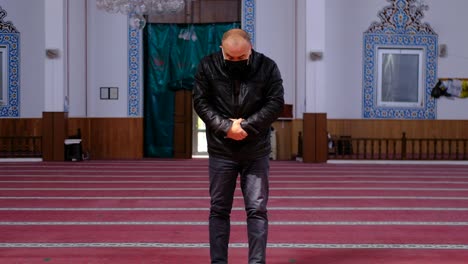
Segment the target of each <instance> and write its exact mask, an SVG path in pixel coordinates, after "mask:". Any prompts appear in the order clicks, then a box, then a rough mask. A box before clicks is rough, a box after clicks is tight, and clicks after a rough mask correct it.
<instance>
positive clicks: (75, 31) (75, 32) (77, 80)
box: [67, 0, 87, 117]
mask: <svg viewBox="0 0 468 264" xmlns="http://www.w3.org/2000/svg"><path fill="white" fill-rule="evenodd" d="M68 7H69V10H70V11H69V12H68V30H69V32H68V34H67V38H68V56H69V57H68V61H69V65H68V91H67V94H68V98H69V113H68V116H69V117H85V116H87V107H86V106H87V102H86V95H87V82H86V77H87V75H86V73H87V71H86V52H87V48H86V44H87V38H86V19H87V17H86V13H87V12H86V1H82V0H81V1H77V0H69V3H68Z"/></svg>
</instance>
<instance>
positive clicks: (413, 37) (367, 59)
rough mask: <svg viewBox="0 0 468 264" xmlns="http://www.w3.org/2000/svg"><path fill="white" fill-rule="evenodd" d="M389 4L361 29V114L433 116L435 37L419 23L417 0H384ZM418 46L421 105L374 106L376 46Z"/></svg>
mask: <svg viewBox="0 0 468 264" xmlns="http://www.w3.org/2000/svg"><path fill="white" fill-rule="evenodd" d="M387 1H388V2H390V3H392V5H390V6H387V7H385V8H384V9H383V10H382V11H381V12H380V13H379V18H380V19H381V22H380V23H377V22H374V23H372V24H371V26H370V27H369V29H368V30H367V31H366V32H364V46H363V50H364V55H363V57H364V61H363V64H364V68H363V109H362V111H363V117H364V118H383V119H386V118H387V119H435V118H436V115H437V105H436V101H435V100H434V99H433V98H431V96H430V94H431V89H432V86H434V85H435V83H436V76H437V46H438V43H437V42H438V36H437V34H436V33H435V32H434V30H433V29H432V28H431V26H430V25H429V24H427V23H422V22H421V18H423V17H424V15H423V10H422V9H419V8H417V6H416V0H387ZM387 47H389V48H390V47H391V48H419V49H423V50H424V56H425V59H424V61H425V63H426V64H425V72H424V76H425V81H424V91H425V95H424V100H423V101H424V104H423V106H422V107H381V106H378V105H377V74H376V72H377V50H378V49H379V48H387Z"/></svg>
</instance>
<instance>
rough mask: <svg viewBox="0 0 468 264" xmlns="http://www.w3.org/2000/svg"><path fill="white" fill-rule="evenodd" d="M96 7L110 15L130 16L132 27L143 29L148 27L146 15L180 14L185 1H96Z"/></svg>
mask: <svg viewBox="0 0 468 264" xmlns="http://www.w3.org/2000/svg"><path fill="white" fill-rule="evenodd" d="M96 6H97V8H98V9H100V10H104V11H106V12H109V13H122V14H124V15H128V16H129V24H130V26H131V27H132V28H136V29H142V28H143V27H145V25H146V19H145V17H144V16H145V15H158V14H171V13H177V12H180V11H182V10H183V9H184V7H185V0H96Z"/></svg>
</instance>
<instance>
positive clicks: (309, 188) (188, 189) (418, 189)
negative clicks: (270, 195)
mask: <svg viewBox="0 0 468 264" xmlns="http://www.w3.org/2000/svg"><path fill="white" fill-rule="evenodd" d="M237 190H240V188H237ZM270 190H282V191H286V190H303V191H306V190H358V191H365V190H374V191H377V190H380V191H445V192H452V191H468V188H404V187H394V188H392V187H390V188H389V187H272V188H270ZM0 191H208V188H204V187H200V188H183V187H180V188H179V187H174V188H164V187H161V188H0Z"/></svg>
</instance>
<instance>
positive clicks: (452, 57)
mask: <svg viewBox="0 0 468 264" xmlns="http://www.w3.org/2000/svg"><path fill="white" fill-rule="evenodd" d="M426 3H427V4H428V5H429V6H430V9H429V10H428V11H427V12H426V16H425V18H423V20H424V21H427V22H428V23H429V24H430V25H431V26H432V28H433V29H434V30H435V31H436V32H437V34H438V35H439V44H447V50H448V56H447V57H445V58H439V62H438V66H439V69H438V77H439V78H448V77H451V78H468V45H466V43H468V34H466V32H467V27H468V20H466V19H465V17H466V10H467V9H468V1H466V0H450V1H440V0H426ZM437 105H438V106H437V119H463V120H466V119H468V98H466V99H454V100H451V99H448V98H440V99H439V100H437Z"/></svg>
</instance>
